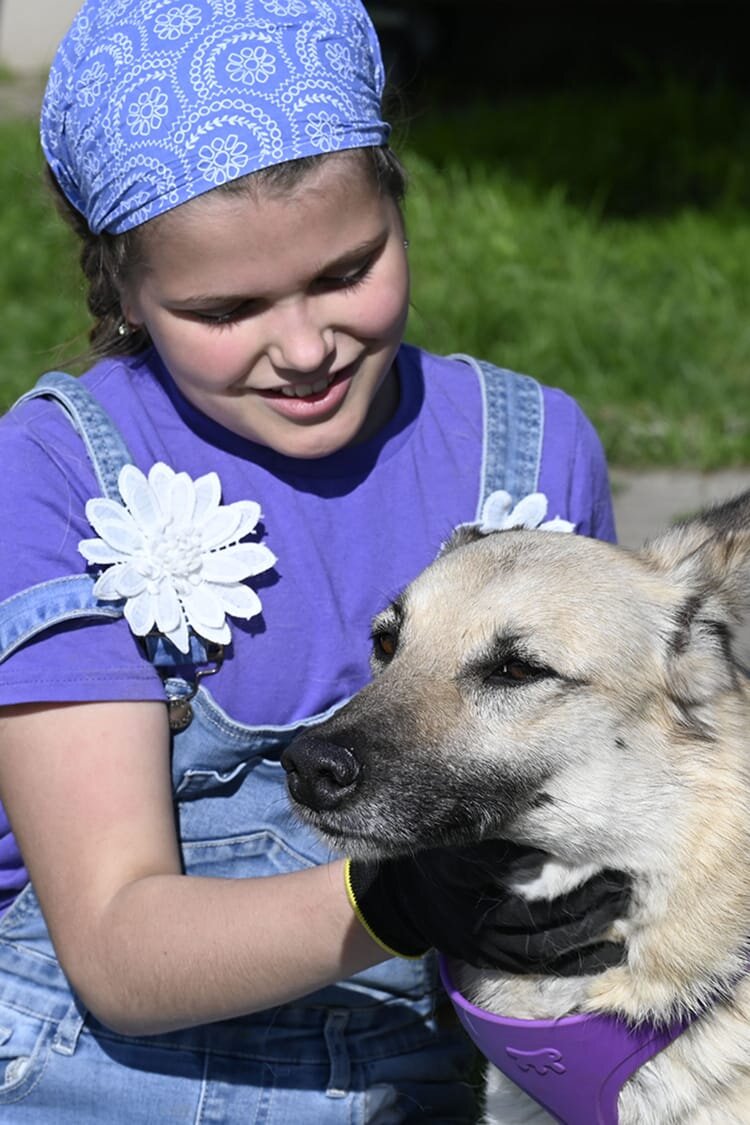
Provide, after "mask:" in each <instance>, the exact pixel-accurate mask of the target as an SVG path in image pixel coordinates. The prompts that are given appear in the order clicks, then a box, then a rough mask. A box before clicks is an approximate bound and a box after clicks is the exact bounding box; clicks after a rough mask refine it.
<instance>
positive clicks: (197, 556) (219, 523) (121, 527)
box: [78, 461, 276, 652]
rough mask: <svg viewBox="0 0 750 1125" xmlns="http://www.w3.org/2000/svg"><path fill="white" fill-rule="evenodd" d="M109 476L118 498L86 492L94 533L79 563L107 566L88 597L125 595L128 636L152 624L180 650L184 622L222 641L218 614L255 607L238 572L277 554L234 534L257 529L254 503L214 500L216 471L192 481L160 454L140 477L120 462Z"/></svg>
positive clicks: (225, 629)
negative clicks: (89, 495)
mask: <svg viewBox="0 0 750 1125" xmlns="http://www.w3.org/2000/svg"><path fill="white" fill-rule="evenodd" d="M117 485H118V488H119V490H120V495H121V496H122V499H123V504H119V503H118V502H117V501H116V500H107V499H105V498H103V497H98V498H96V499H94V500H89V501H88V503H87V504H86V518H87V519H88V521H89V523H90V524H91V526H92V527H93V529H94V531H96V532H97V534H98V536H99V538H98V539H82V540H81V542H80V543H79V544H78V550H79V551H80V552H81V554H82V555H83V557H84V558H85V559H86V561H87V562H89V563H92V564H94V565H95V566H105V567H107V569H106V570H105V571H103V573H102V574H100V575H99V577H98V578H97V580H96V583H95V584H94V594H95V596H96V597H97V598H99V599H100V600H102V601H118V600H120V599H122V598H124V599H125V610H124V612H125V617H126V619H127V621H128V624H129V625H130V628H131V629H132V630H133V632H134V633H135V634H136V636H139V637H144V636H146V634H147V633H150V632H151V630H152V629H154V628H156V629H157V630H158V631H159V632H160V633H162V634H163V635H164V636H166V637H168V638H169V640H170V641H171V642H172V644H173V645H175V646H176V648H178V649H179V651H180V652H189V650H190V640H189V633H188V630H189V629H192V630H193V632H194V633H197V634H198V636H200V637H203V638H204V639H205V640H207V641H212V642H214V643H216V644H228V643H229V641H230V639H231V634H230V631H229V626H228V624H227V622H226V615H227V614H231V615H232V616H234V617H241V618H244V619H248V618H250V617H254V616H255V615H256V614H257V613H260V611H261V608H262V607H261V603H260V598H259V597H258V595H257V594H256V593H255V591H254V590H251V589H250V587H249V586H245V585H243V582H244V580H245V579H246V578H250V577H251V576H253V575H255V574H260V573H262V572H263V571H264V570H268V569H269V568H270V567H272V566H273V565H274V563H275V562H276V558H275V556H274V555H273V553H272V552H271V551H269V549H268V548H267V547H264V546H263V545H262V544H260V543H241V542H240V540H241V539H244V537H245V536H246V535H248V534H249V533H250V532H251V531H253V530H254V529H255V526H256V524H257V522H258V520H259V518H260V505H258V504H256V503H255V502H254V501H252V500H239V501H237V502H236V503H234V504H226V505H222V503H221V483H220V481H219V478H218V476H217V474H216V473H206V475H205V476H202V477H198V479H197V480H192V478H191V477H189V476H188V474H187V473H175V471H174V470H173V469H170V468H169V466H168V465H165V464H164V463H163V462H161V461H157V463H156V464H155V465H154V466H153V467H152V468H151V470H150V471H149V474H148V478H146V476H145V475H144V474H143V473H142V472H141V471H140V469H137V468H136V467H135V466H134V465H125V466H124V467H123V468H122V469H121V470H120V475H119V477H118V478H117Z"/></svg>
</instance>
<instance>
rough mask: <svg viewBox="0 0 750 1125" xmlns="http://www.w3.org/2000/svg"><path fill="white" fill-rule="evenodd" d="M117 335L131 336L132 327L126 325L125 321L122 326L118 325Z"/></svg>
mask: <svg viewBox="0 0 750 1125" xmlns="http://www.w3.org/2000/svg"><path fill="white" fill-rule="evenodd" d="M117 335H118V336H129V335H130V325H129V324H126V323H125V321H123V322H122V324H118V325H117Z"/></svg>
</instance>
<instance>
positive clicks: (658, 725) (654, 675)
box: [283, 493, 750, 868]
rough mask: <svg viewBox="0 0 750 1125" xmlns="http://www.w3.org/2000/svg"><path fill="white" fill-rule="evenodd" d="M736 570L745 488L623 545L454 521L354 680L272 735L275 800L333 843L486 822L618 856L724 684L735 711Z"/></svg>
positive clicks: (632, 843) (560, 845)
mask: <svg viewBox="0 0 750 1125" xmlns="http://www.w3.org/2000/svg"><path fill="white" fill-rule="evenodd" d="M749 587H750V493H748V494H747V495H745V496H744V497H740V498H738V499H737V500H736V501H734V502H731V503H730V504H728V505H725V506H724V507H722V508H717V509H714V510H712V511H710V512H708V513H705V514H704V515H703V516H701V517H699V518H698V519H696V520H694V521H691V522H689V523H685V524H683V525H681V526H678V527H676V528H674V529H672V530H671V531H669V532H668V533H667V534H665V535H664V536H662V537H661V538H660V539H658V540H656V541H654V542H653V543H652V544H650V545H648V546H647V547H645V548H644V549H643V550H642V551H639V552H633V551H628V550H623V549H620V548H617V547H613V546H611V545H609V544H606V543H601V542H597V541H595V540H591V539H586V538H582V537H578V536H574V535H558V534H554V533H549V532H545V531H524V530H511V531H501V532H495V533H492V534H478V533H476V534H475V533H472V532H470V531H467V530H466V529H464V530H462V531H461V532H460V533H459V534H458V535H457V536H456V537H455V539H454V541H453V542H451V543H449V544H448V546H447V547H446V549H445V550H444V551H443V552H442V553H441V555H440V556H439V557H438V558H437V559H436V560H435V562H434V563H433V564H432V565H431V566H429V567H428V568H427V569H426V570H425V571H424V572H423V573H422V574H421V575H420V576H419V577H418V578H417V579H416V580H415V581H414V582H413V583H412V584H411V585H410V586H409V587H408V588H407V589H406V590H405V591H404V593H403V594H402V595H401V596H400V597H398V598H397V599H396V600H395V601H394V602H393V603H392V604H391V605H390V606H389V607H388V608H387V609H386V610H385V611H384V612H383V613H381V614H380V615H379V616H378V617H377V618H376V619H375V621H374V623H373V671H374V678H373V681H372V683H371V684H369V685H368V686H367V687H365V688H364V689H363V690H362V691H361V692H359V693H358V694H357V695H356V696H355V697H354V698H353V699H352V700H351V701H350V702H349V703H348V704H347V705H346V706H345V707H344V708H342V709H341V711H339V712H338V713H337V714H336V715H335V716H334V717H333V718H332V719H330V720H328V721H327V722H326V723H324V724H322V725H321V726H319V727H317V728H314V729H313V730H311V731H310V732H308V733H307V734H305V735H302V736H300V737H299V738H298V739H296V740H295V741H294V742H293V743H292V744H291V746H290V747H289V748H288V749H287V751H286V753H285V755H284V758H283V762H284V765H285V768H286V769H287V771H288V775H289V777H288V780H289V790H290V793H291V795H292V798H293V799H294V800H295V801H296V802H297V804H298V806H299V808H300V809H301V810H302V811H303V814H304V815H305V816H306V817H307V818H308V819H309V820H310V821H311V822H312V823H313V824H314V825H315V826H316V827H317V828H318V829H319V830H320V831H321V832H322V833H324V835H325V836H327V837H328V838H329V839H330V841H331V842H332V843H333V844H335V845H337V846H339V847H341V848H344V849H346V850H347V851H348V852H349V853H350V854H359V855H364V856H372V855H377V854H380V855H383V854H387V853H390V854H395V853H399V852H410V851H413V850H415V849H419V848H423V847H430V846H434V845H439V844H448V843H454V842H455V843H468V842H472V841H477V840H480V839H484V838H489V837H505V838H508V839H513V840H516V841H518V842H520V843H525V844H530V845H533V846H535V847H538V848H541V849H543V850H545V851H547V852H550V853H552V854H554V855H557V856H559V857H560V858H561V859H563V860H565V861H566V862H569V863H574V864H580V863H588V862H591V860H592V858H593V857H595V859H596V862H597V864H600V865H603V866H607V865H611V866H617V867H620V868H622V867H629V866H633V867H635V868H637V867H638V865H639V864H640V863H641V862H642V861H643V856H644V855H646V854H648V855H651V856H658V854H659V851H660V849H662V850H664V849H669V848H671V847H673V846H674V831H675V829H674V819H673V818H670V814H669V810H670V809H671V808H672V807H676V806H677V805H678V804H679V803H680V802H681V800H682V798H683V796H684V794H685V792H686V791H687V790H688V789H689V788H690V787H691V786H692V785H693V784H694V777H695V770H694V767H695V764H696V762H695V757H696V754H698V755H700V756H701V757H702V759H703V760H704V761H705V759H706V757H709V758H710V756H711V755H712V754H714V753H718V751H717V750H716V746H717V741H718V740H717V724H718V723H720V721H722V720H721V718H720V713H723V712H722V708H723V707H724V706H725V705H726V701H727V700H728V699H729V700H733V701H734V702H733V703H732V707H735V709H736V707H737V706H738V705H739V706H740V707H741V708H743V709H744V710H743V714H744V721H745V722H746V721H747V694H746V693H747V687H746V685H747V680H746V676H745V674H744V672H743V670H742V668H741V666H740V663H739V660H738V659H737V657H736V655H735V653H734V651H733V647H732V633H733V629H734V626H735V624H736V621H737V618H738V616H739V613H740V608H741V606H743V605H745V606H746V605H747V603H748V588H749ZM738 700H739V701H740V703H739V704H738V703H737V701H738ZM743 700H744V702H742V701H743ZM733 713H734V712H733ZM733 721H735V722H737V721H739V720H737V719H735V720H733ZM741 737H742V738H745V737H746V736H745V734H744V733H741Z"/></svg>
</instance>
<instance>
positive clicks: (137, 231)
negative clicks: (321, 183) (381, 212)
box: [45, 145, 407, 359]
mask: <svg viewBox="0 0 750 1125" xmlns="http://www.w3.org/2000/svg"><path fill="white" fill-rule="evenodd" d="M347 154H349V155H354V156H356V158H357V159H358V161H359V162H360V164H361V166H363V167H364V169H365V172H366V174H367V175H368V177H369V178H370V180H371V182H372V184H373V185H374V186H375V188H376V190H377V191H378V193H379V194H381V195H385V196H388V197H390V198H391V199H392V200H393V202H394V203H395V204H396V206H397V207H398V208H399V211H400V210H401V207H402V204H403V200H404V196H405V194H406V182H407V181H406V173H405V171H404V167H403V165H402V164H401V161H400V160H399V159H398V157H397V156H396V154H395V153H394V152H393V150H392V149H390V148H388V147H387V146H385V145H384V146H382V147H381V146H370V147H366V148H358V149H348V150H346V151H345V153H342V154H338V153H337V154H331V153H322V154H320V155H318V156H305V157H301V158H299V159H297V160H289V161H286V162H285V163H282V164H273V165H270V166H269V167H268V168H263V169H261V170H259V171H257V172H251V173H250V175H248V176H242V177H240V178H239V179H237V180H230V181H229V182H228V183H226V184H222V185H220V186H219V187H217V188H215V189H214V190H215V191H220V192H223V193H225V194H235V195H236V194H240V193H247V194H249V195H251V196H253V197H254V198H257V196H258V195H259V194H260V193H261V191H262V190H263V189H265V188H270V189H274V188H275V189H277V190H279V191H281V192H289V191H292V190H293V189H294V188H295V187H297V185H298V184H299V183H300V182H301V181H302V180H303V179H304V177H305V176H306V175H307V174H308V173H309V172H310V171H312V170H313V169H314V168H316V167H317V166H318V165H319V164H320V163H321V162H322V161H323V160H326V159H328V158H329V157H330V156H331V155H347ZM45 175H46V178H47V181H48V184H49V186H50V188H51V189H52V193H53V196H54V199H55V204H56V207H57V209H58V211H59V213H60V214H61V215H62V217H63V219H64V220H65V221H66V223H67V224H68V225H69V226H70V227H71V228H72V230H73V231H74V233H75V234H76V235H77V237H78V238H79V239H80V240H81V253H80V263H81V269H82V270H83V275H84V277H85V279H86V283H87V286H88V289H87V295H86V303H87V305H88V309H89V312H90V313H91V315H92V317H93V318H94V323H93V325H92V327H91V329H90V331H89V343H90V345H91V347H90V355H91V358H92V359H94V358H98V357H101V356H109V355H136V354H137V353H138V352H140V351H143V349H144V348H145V347H147V346H148V344H149V337H148V332H147V331H146V329H145V328H136V329H131V328H129V327H128V326H127V324H126V323H125V319H124V317H123V314H122V308H121V304H120V294H121V290H122V287H123V285H125V284H126V283H127V282H128V281H129V279H131V278H132V277H133V276H134V275H135V273H136V272H137V270H138V268H139V266H141V265H142V264H143V262H144V241H145V240H144V235H143V232H144V230H145V229H146V227H148V226H150V225H151V223H146V224H144V226H141V227H134V228H133V229H132V230H128V231H125V233H124V234H107V233H106V231H104V232H102V233H101V234H92V233H91V231H90V230H89V227H88V224H87V223H86V220H85V219H84V217H83V215H81V213H80V212H79V211H78V210H77V209H76V208H75V207H73V205H72V204H71V203H69V202H68V200H67V199H66V197H65V195H64V194H63V191H62V189H61V188H60V185H59V184H58V182H57V180H56V179H55V177H54V175H53V173H52V171H51V169H50V168H49V166H46V168H45ZM167 213H168V212H167ZM151 222H153V223H158V222H159V218H156V219H153V220H151Z"/></svg>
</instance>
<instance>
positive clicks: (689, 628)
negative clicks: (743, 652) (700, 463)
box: [641, 491, 750, 701]
mask: <svg viewBox="0 0 750 1125" xmlns="http://www.w3.org/2000/svg"><path fill="white" fill-rule="evenodd" d="M641 554H642V557H643V558H644V559H645V560H646V561H647V562H648V564H649V565H650V566H652V567H655V568H656V569H658V570H660V571H662V572H663V573H665V574H666V575H667V576H668V578H669V579H670V582H671V583H673V584H674V585H675V586H676V587H677V588H678V590H679V591H680V599H679V601H678V603H677V608H676V610H675V612H674V613H673V617H672V633H671V635H670V636H669V637H668V638H667V639H668V645H669V649H670V651H671V654H672V657H673V661H672V667H673V670H674V671H675V672H678V671H679V676H678V678H679V680H680V681H681V687H682V691H681V692H680V694H684V693H685V692H687V693H688V694H689V695H690V696H692V698H693V699H694V700H696V701H697V700H698V699H700V698H701V696H703V697H704V698H705V697H706V692H707V691H709V685H708V684H707V683H706V684H703V685H702V680H703V678H704V674H708V669H709V664H708V663H707V662H705V661H704V660H703V659H702V658H703V657H704V656H705V655H706V653H707V651H708V650H709V649H711V650H713V651H714V652H717V651H718V652H720V653H721V655H722V656H723V658H724V659H725V660H727V659H728V661H729V663H730V664H732V665H735V666H736V657H735V656H734V655H733V650H732V636H733V631H734V630H735V628H736V626H737V625H739V624H740V622H742V621H743V620H745V619H746V617H747V614H748V611H750V491H748V492H745V493H743V494H742V495H740V496H737V497H736V498H735V499H734V500H730V501H728V502H727V503H724V504H720V505H717V506H716V507H713V508H709V509H708V510H707V511H705V512H702V513H700V514H699V515H698V516H696V517H695V518H693V519H690V520H685V521H683V522H681V523H678V524H676V525H675V526H674V527H673V528H671V529H670V530H669V531H667V532H665V533H664V534H663V535H661V536H659V537H658V538H657V539H654V540H653V541H652V542H650V543H647V544H646V546H645V547H644V548H643V551H642V552H641ZM713 686H714V687H716V683H715V681H714V683H713ZM709 693H710V691H709Z"/></svg>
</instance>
